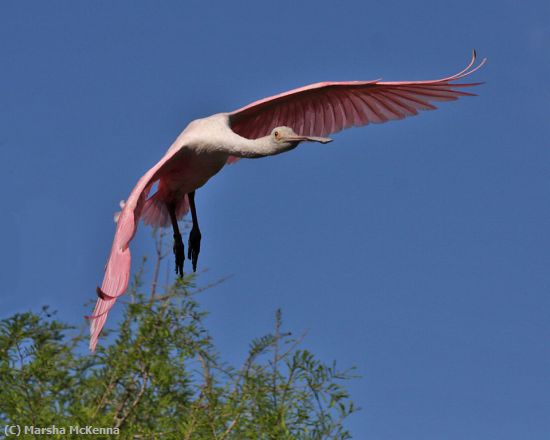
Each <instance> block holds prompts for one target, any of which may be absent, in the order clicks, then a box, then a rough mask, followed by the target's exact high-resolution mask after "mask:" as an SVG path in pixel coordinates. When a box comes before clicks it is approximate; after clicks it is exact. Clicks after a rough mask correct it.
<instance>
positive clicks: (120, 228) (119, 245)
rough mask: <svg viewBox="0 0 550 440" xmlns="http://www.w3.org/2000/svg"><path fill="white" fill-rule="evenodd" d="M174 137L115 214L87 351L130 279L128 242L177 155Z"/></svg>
mask: <svg viewBox="0 0 550 440" xmlns="http://www.w3.org/2000/svg"><path fill="white" fill-rule="evenodd" d="M177 143H178V140H176V141H175V142H174V144H173V145H172V147H170V149H169V150H168V152H167V153H166V154H165V155H164V157H163V158H162V159H161V160H160V161H159V162H158V163H157V164H156V165H155V166H154V167H153V168H151V169H150V170H149V171H147V172H146V173H145V174H144V175H143V176H142V177H141V178H140V179H139V181H138V183H137V184H136V186H135V187H134V189H133V190H132V192H131V194H130V197H128V200H127V201H126V203H125V205H124V207H123V208H122V212H121V213H120V215H119V216H118V220H117V227H116V232H115V237H114V239H113V245H112V247H111V253H110V255H109V260H108V261H107V265H106V266H105V276H104V277H103V283H102V284H101V288H99V287H98V288H97V295H98V299H97V303H96V306H95V309H94V311H93V313H92V315H91V316H87V317H86V318H87V319H89V320H90V350H91V351H95V347H96V344H97V339H98V337H99V334H100V333H101V329H102V328H103V326H104V325H105V321H106V320H107V315H108V314H109V311H110V310H111V308H112V307H113V305H114V304H115V302H116V299H117V298H118V297H119V296H120V295H122V294H123V293H124V292H125V291H126V289H127V287H128V280H129V278H130V263H131V254H130V248H129V244H130V241H131V240H132V238H134V235H135V233H136V230H137V225H138V222H139V219H140V216H141V214H142V210H143V207H144V205H145V201H146V199H147V196H148V195H149V191H150V190H151V187H152V186H153V184H154V183H155V182H156V181H157V180H158V179H159V174H160V173H161V172H162V169H163V167H165V166H166V165H167V164H168V163H169V162H170V160H171V159H173V158H174V157H175V156H176V154H178V152H179V149H178V148H177Z"/></svg>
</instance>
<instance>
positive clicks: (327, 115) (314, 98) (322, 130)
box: [228, 51, 486, 162]
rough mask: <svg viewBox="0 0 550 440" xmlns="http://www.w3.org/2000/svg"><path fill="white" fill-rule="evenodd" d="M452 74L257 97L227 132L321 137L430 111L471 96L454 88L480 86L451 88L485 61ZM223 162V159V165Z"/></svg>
mask: <svg viewBox="0 0 550 440" xmlns="http://www.w3.org/2000/svg"><path fill="white" fill-rule="evenodd" d="M475 60H476V52H475V51H474V52H473V54H472V60H471V61H470V63H469V64H468V66H467V67H466V68H465V69H464V70H462V71H461V72H459V73H457V74H456V75H453V76H449V77H447V78H442V79H437V80H431V81H400V82H381V81H379V80H374V81H348V82H322V83H317V84H311V85H309V86H305V87H301V88H298V89H294V90H290V91H288V92H285V93H281V94H279V95H275V96H271V97H269V98H265V99H261V100H259V101H256V102H253V103H252V104H250V105H247V106H246V107H243V108H240V109H239V110H236V111H234V112H233V113H231V114H230V125H231V128H232V130H233V131H234V132H235V133H237V134H239V135H240V136H243V137H246V138H249V139H256V138H259V137H262V136H266V135H268V134H269V133H270V132H271V130H272V129H273V128H275V127H279V126H288V127H291V128H292V129H293V130H294V131H295V132H296V133H298V134H300V135H304V136H327V135H328V134H330V133H335V132H337V131H340V130H342V129H344V128H348V127H352V126H356V127H358V126H362V125H367V124H369V123H382V122H387V121H390V120H394V119H403V118H405V117H406V116H413V115H416V114H418V110H433V109H435V108H436V107H435V106H434V105H433V104H431V103H432V102H433V101H454V100H455V99H457V98H458V97H460V96H475V95H474V94H473V93H467V92H463V91H460V90H456V89H458V88H463V87H471V86H476V85H479V84H482V83H469V84H456V83H455V81H457V80H459V79H462V78H464V77H466V76H468V75H470V74H471V73H473V72H475V71H476V70H478V69H479V68H480V67H481V66H482V65H483V64H485V61H486V59H483V60H482V61H481V63H480V64H479V65H478V66H477V67H475V68H472V67H473V65H474V62H475ZM228 162H229V161H228Z"/></svg>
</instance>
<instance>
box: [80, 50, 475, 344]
mask: <svg viewBox="0 0 550 440" xmlns="http://www.w3.org/2000/svg"><path fill="white" fill-rule="evenodd" d="M475 61H476V52H475V51H474V52H473V54H472V59H471V61H470V63H469V64H468V65H467V66H466V68H465V69H463V70H462V71H460V72H459V73H457V74H455V75H452V76H449V77H446V78H441V79H436V80H429V81H399V82H383V81H380V80H372V81H346V82H321V83H316V84H311V85H308V86H305V87H301V88H298V89H294V90H290V91H288V92H284V93H281V94H279V95H275V96H271V97H269V98H265V99H261V100H259V101H256V102H253V103H252V104H249V105H247V106H245V107H242V108H240V109H238V110H235V111H233V112H230V113H218V114H215V115H212V116H209V117H206V118H202V119H197V120H195V121H192V122H191V123H190V124H189V125H188V126H187V127H186V128H185V129H184V130H183V132H182V133H181V134H180V135H179V136H178V137H177V139H176V140H175V141H174V143H173V144H172V145H171V146H170V148H169V149H168V151H167V152H166V154H165V155H164V156H163V157H162V159H160V161H159V162H158V163H157V164H156V165H155V166H153V167H152V168H151V169H150V170H149V171H147V172H146V173H145V174H144V175H143V176H142V177H141V178H140V179H139V181H138V182H137V184H136V186H135V187H134V189H133V190H132V192H131V193H130V196H129V197H128V199H127V200H126V202H125V203H124V204H121V207H122V211H121V212H120V213H119V214H118V215H117V217H116V222H117V226H116V232H115V236H114V240H113V245H112V248H111V253H110V255H109V260H108V262H107V265H106V267H105V276H104V278H103V283H102V285H101V287H98V288H97V289H96V292H97V295H98V299H97V303H96V306H95V309H94V311H93V313H92V315H91V316H88V317H87V318H88V319H90V321H91V328H90V332H91V338H90V349H91V350H92V351H95V347H96V344H97V340H98V337H99V334H100V332H101V329H102V328H103V326H104V324H105V321H106V319H107V315H108V313H109V311H110V310H111V308H112V307H113V305H114V304H115V301H116V299H117V298H118V297H119V296H120V295H122V294H123V293H124V292H125V290H126V288H127V287H128V280H129V277H130V259H131V258H130V248H129V245H130V242H131V241H132V238H133V237H134V235H135V233H136V229H137V225H138V223H139V221H140V220H143V222H144V223H145V224H146V225H151V226H154V227H166V226H169V225H171V226H172V229H173V232H174V247H173V251H174V255H175V262H176V273H177V274H178V275H179V276H182V275H183V264H184V259H185V247H184V244H183V239H182V236H181V232H180V229H179V226H178V220H179V219H181V218H182V217H183V216H184V215H185V214H186V213H187V212H188V211H189V210H190V211H191V218H192V228H191V231H190V234H189V239H188V244H187V258H188V259H189V260H191V265H192V267H193V271H195V270H196V268H197V260H198V257H199V252H200V243H201V232H200V229H199V222H198V218H197V210H196V207H195V191H196V190H197V189H198V188H200V187H202V186H203V185H204V184H205V183H206V182H207V181H208V180H209V179H210V178H211V177H212V176H214V175H215V174H216V173H218V172H219V171H220V170H221V169H222V168H223V167H224V165H225V164H231V163H234V162H235V161H237V160H238V159H240V158H247V159H252V158H260V157H266V156H274V155H276V154H281V153H284V152H287V151H290V150H292V149H294V148H296V147H297V146H298V145H299V144H300V143H301V142H320V143H323V144H325V143H328V142H331V141H332V139H329V138H328V137H326V136H328V135H329V134H331V133H336V132H338V131H340V130H342V129H344V128H349V127H353V126H354V127H358V126H363V125H368V124H370V123H375V124H376V123H382V122H387V121H391V120H395V119H403V118H405V117H407V116H413V115H416V114H417V113H418V111H419V110H434V109H435V108H436V107H435V106H434V105H433V104H432V103H433V102H435V101H454V100H456V99H457V98H459V97H461V96H475V95H474V94H473V93H468V92H465V91H463V90H462V89H463V88H465V87H471V86H476V85H479V84H481V83H467V84H465V83H456V81H458V80H460V79H462V78H464V77H466V76H468V75H470V74H471V73H473V72H475V71H476V70H478V69H479V68H480V67H481V66H482V65H483V64H484V63H485V61H486V59H483V60H482V61H481V62H480V63H479V64H478V65H477V66H476V67H474V63H475ZM155 183H158V186H157V190H156V192H155V193H154V194H153V195H151V196H149V193H150V191H151V189H152V187H153V185H154V184H155Z"/></svg>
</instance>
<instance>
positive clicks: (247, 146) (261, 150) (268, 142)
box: [232, 136, 298, 159]
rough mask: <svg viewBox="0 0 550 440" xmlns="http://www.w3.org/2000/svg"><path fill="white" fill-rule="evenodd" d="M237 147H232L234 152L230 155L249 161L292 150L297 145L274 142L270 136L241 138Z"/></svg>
mask: <svg viewBox="0 0 550 440" xmlns="http://www.w3.org/2000/svg"><path fill="white" fill-rule="evenodd" d="M239 141H240V142H238V145H233V146H232V149H233V150H234V152H233V153H232V155H234V156H239V157H246V158H250V159H254V158H259V157H265V156H274V155H276V154H281V153H284V152H285V151H289V150H292V149H293V148H295V147H296V146H297V145H298V144H289V143H287V144H284V143H283V144H281V143H278V142H275V141H274V140H273V138H272V137H271V136H264V137H261V138H258V139H246V138H243V137H241V139H239Z"/></svg>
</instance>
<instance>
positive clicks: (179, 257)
mask: <svg viewBox="0 0 550 440" xmlns="http://www.w3.org/2000/svg"><path fill="white" fill-rule="evenodd" d="M174 255H175V256H176V275H179V277H180V278H181V277H183V261H184V260H185V248H184V247H183V240H182V239H181V234H174Z"/></svg>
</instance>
